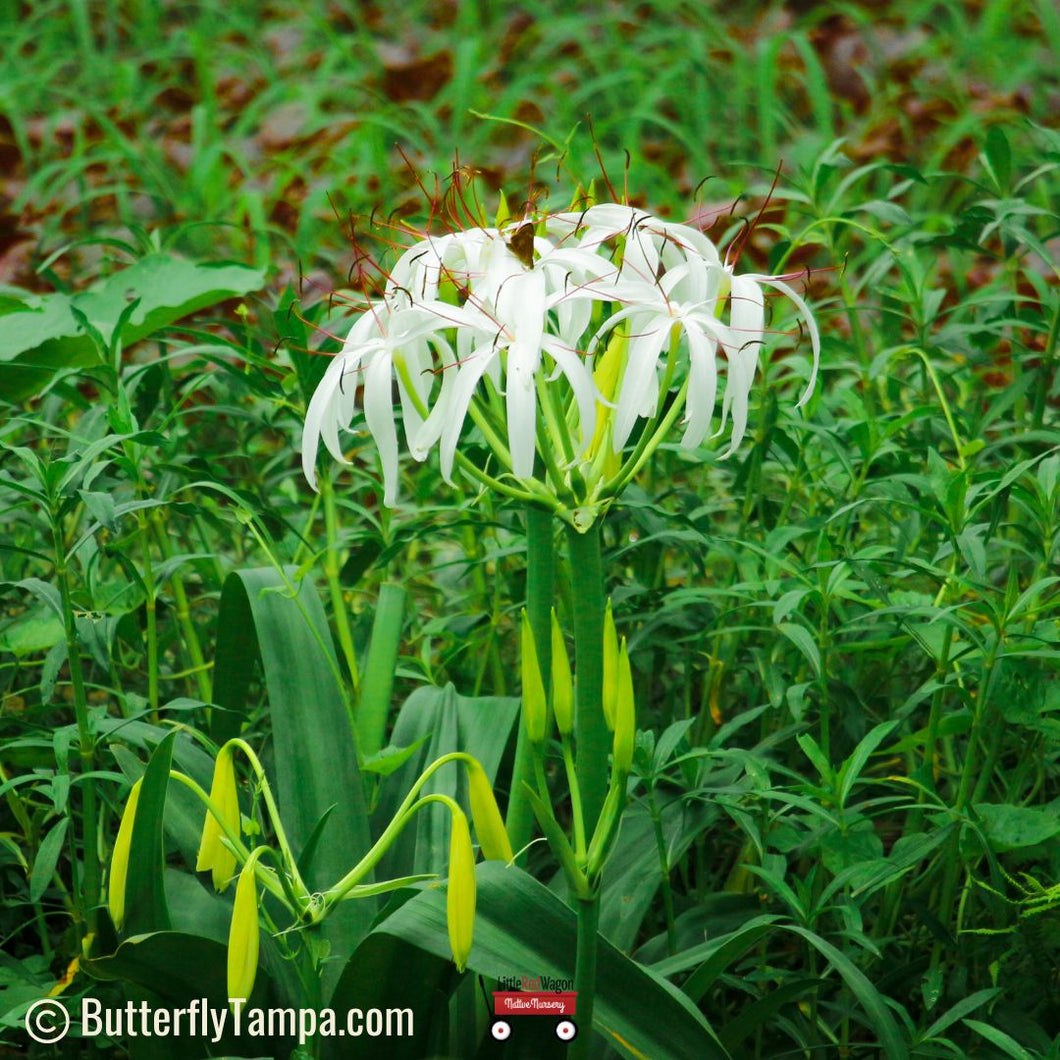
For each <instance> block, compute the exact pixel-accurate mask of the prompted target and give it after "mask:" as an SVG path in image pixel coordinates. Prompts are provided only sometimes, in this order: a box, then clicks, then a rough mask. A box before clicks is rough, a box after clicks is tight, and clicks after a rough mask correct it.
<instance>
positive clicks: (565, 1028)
mask: <svg viewBox="0 0 1060 1060" xmlns="http://www.w3.org/2000/svg"><path fill="white" fill-rule="evenodd" d="M556 1037H557V1038H558V1039H559V1040H560V1041H561V1042H572V1041H574V1039H575V1038H577V1037H578V1025H577V1024H576V1023H575V1022H574V1020H560V1021H559V1023H557V1024H556Z"/></svg>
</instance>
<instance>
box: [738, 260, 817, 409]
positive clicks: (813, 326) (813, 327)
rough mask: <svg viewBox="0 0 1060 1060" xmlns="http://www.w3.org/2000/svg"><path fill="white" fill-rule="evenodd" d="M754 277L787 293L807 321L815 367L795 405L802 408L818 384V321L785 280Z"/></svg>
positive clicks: (782, 292)
mask: <svg viewBox="0 0 1060 1060" xmlns="http://www.w3.org/2000/svg"><path fill="white" fill-rule="evenodd" d="M753 279H756V280H758V282H759V283H764V284H765V285H766V286H767V287H773V288H775V289H776V290H778V291H780V293H781V294H784V295H787V297H788V298H790V299H791V301H792V303H793V304H794V305H795V308H796V309H797V310H798V311H799V314H800V316H801V317H802V319H803V320H804V321H805V322H806V329H807V331H809V333H810V345H811V346H812V347H813V367H812V368H811V369H810V381H809V382H808V383H807V384H806V389H805V390H804V391H803V392H802V397H801V398H799V402H798V404H797V405H796V406H795V407H796V408H802V406H803V405H805V404H806V402H807V401H809V400H810V395H811V394H812V393H813V388H814V386H815V385H816V384H817V369H818V368H819V367H820V364H821V335H820V333H819V332H818V330H817V321H815V320H814V319H813V314H812V313H811V312H810V307H809V306H808V305H807V304H806V302H805V301H804V300H803V299H802V297H801V296H800V295H799V294H798V293H797V292H796V291H795V290H793V289H792V288H791V287H789V286H788V284H786V283H785V282H784V281H783V280H777V279H774V278H773V277H772V276H755V277H753Z"/></svg>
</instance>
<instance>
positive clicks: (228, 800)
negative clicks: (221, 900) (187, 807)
mask: <svg viewBox="0 0 1060 1060" xmlns="http://www.w3.org/2000/svg"><path fill="white" fill-rule="evenodd" d="M210 801H211V802H212V803H213V804H214V806H215V807H216V808H217V811H218V813H220V814H221V816H222V817H223V818H224V820H225V821H227V822H228V824H229V825H230V826H231V827H232V829H233V830H234V831H236V832H238V831H239V827H240V825H239V792H238V791H237V790H236V767H235V762H234V761H233V758H232V748H231V747H230V746H229V745H228V744H225V745H224V747H222V748H221V750H220V751H219V752H218V754H217V761H216V763H215V764H214V768H213V783H212V784H211V785H210ZM224 834H225V831H224V829H223V828H222V827H221V824H220V822H219V821H218V820H217V818H216V817H214V815H213V813H212V812H211V811H210V810H207V811H206V821H205V822H204V823H203V826H202V839H200V840H199V856H198V858H197V860H196V862H195V871H196V872H207V871H209V872H211V873H212V874H213V885H214V888H215V889H216V890H217V891H223V890H224V889H225V888H226V887H227V886H228V884H229V882H230V881H231V879H232V876H233V874H234V873H235V870H236V857H235V855H234V854H233V853H232V852H231V851H230V850H229V849H228V847H226V846H225V845H224V843H222V842H221V837H222V836H223V835H224Z"/></svg>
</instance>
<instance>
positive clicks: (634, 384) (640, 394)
mask: <svg viewBox="0 0 1060 1060" xmlns="http://www.w3.org/2000/svg"><path fill="white" fill-rule="evenodd" d="M672 323H673V322H672V321H671V320H670V318H669V317H667V318H665V319H663V320H660V321H658V323H657V324H656V326H655V328H654V330H652V331H648V332H646V333H642V334H640V335H635V336H633V337H632V338H630V340H629V353H628V359H627V361H626V371H625V373H624V374H623V376H622V384H621V387H620V389H619V394H618V400H617V401H616V402H615V422H614V430H613V444H614V450H615V452H616V453H620V452H621V451H622V447H623V446H624V445H625V444H626V441H627V440H628V439H629V436H630V434H631V433H632V431H633V424H634V423H635V422H636V420H637V416H638V415H639V414H640V411H641V409H643V408H644V407H645V405H648V407H650V406H651V403H653V402H654V401H656V400H657V398H658V380H657V378H656V373H655V369H656V365H657V364H658V362H659V354H660V353H661V352H662V348H663V346H664V345H665V343H666V341H667V339H668V338H669V335H670V326H671V324H672Z"/></svg>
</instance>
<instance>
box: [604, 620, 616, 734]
mask: <svg viewBox="0 0 1060 1060" xmlns="http://www.w3.org/2000/svg"><path fill="white" fill-rule="evenodd" d="M617 695H618V633H617V632H616V630H615V616H614V613H613V612H612V610H611V601H610V600H608V601H607V610H606V611H605V612H604V680H603V700H604V721H606V722H607V727H608V728H609V729H610V730H611V731H612V732H614V731H615V698H616V697H617Z"/></svg>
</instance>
